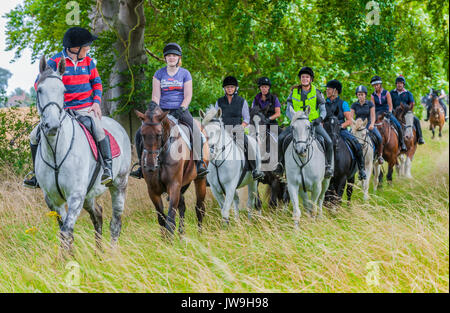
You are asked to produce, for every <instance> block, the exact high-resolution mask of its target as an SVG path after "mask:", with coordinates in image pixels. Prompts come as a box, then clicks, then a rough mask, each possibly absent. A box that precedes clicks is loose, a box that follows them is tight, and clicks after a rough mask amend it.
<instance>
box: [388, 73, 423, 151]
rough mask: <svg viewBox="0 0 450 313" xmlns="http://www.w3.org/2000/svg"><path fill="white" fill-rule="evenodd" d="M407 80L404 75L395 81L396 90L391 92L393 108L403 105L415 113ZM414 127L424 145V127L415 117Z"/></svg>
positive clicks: (421, 143)
mask: <svg viewBox="0 0 450 313" xmlns="http://www.w3.org/2000/svg"><path fill="white" fill-rule="evenodd" d="M405 84H406V79H405V77H403V76H402V75H400V76H398V77H397V78H396V79H395V85H396V88H395V89H393V90H392V91H391V97H392V107H393V109H394V110H395V109H396V108H397V107H398V106H399V105H400V104H401V103H404V104H406V105H408V107H409V110H410V111H413V108H414V104H415V103H414V97H413V95H412V93H411V92H410V91H408V90H406V89H405ZM414 127H415V128H416V133H417V139H418V142H419V145H423V144H424V143H425V140H423V136H422V127H421V126H420V121H419V119H418V118H417V117H416V116H414Z"/></svg>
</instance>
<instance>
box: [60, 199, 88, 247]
mask: <svg viewBox="0 0 450 313" xmlns="http://www.w3.org/2000/svg"><path fill="white" fill-rule="evenodd" d="M83 204H84V194H82V193H81V192H80V193H74V194H72V195H70V197H68V198H67V207H68V210H67V216H66V218H65V219H64V222H63V225H62V227H61V246H62V248H63V250H64V251H66V252H69V254H70V255H73V251H72V245H73V228H74V226H75V222H76V221H77V219H78V216H79V215H80V212H81V209H82V208H83Z"/></svg>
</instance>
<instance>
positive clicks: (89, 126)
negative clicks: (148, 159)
mask: <svg viewBox="0 0 450 313" xmlns="http://www.w3.org/2000/svg"><path fill="white" fill-rule="evenodd" d="M67 112H68V113H69V115H71V116H73V117H74V118H75V119H76V120H77V122H78V124H79V125H80V126H81V128H82V129H83V132H84V134H85V136H86V139H87V141H88V143H89V146H90V147H91V151H92V155H93V156H94V158H95V160H96V161H98V154H99V153H98V147H97V143H98V140H97V138H95V132H94V122H93V120H92V118H91V117H90V116H84V115H81V114H79V113H78V112H76V111H74V110H67ZM103 130H104V131H105V135H106V136H108V137H109V143H110V148H111V156H112V158H113V159H114V158H117V157H118V156H119V155H120V153H121V152H120V147H119V145H118V143H117V141H116V139H115V138H114V136H113V135H111V133H110V132H108V131H107V130H106V129H103Z"/></svg>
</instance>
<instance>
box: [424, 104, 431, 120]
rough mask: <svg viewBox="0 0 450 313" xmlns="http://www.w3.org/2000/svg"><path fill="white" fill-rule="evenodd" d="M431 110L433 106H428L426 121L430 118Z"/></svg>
mask: <svg viewBox="0 0 450 313" xmlns="http://www.w3.org/2000/svg"><path fill="white" fill-rule="evenodd" d="M430 111H431V106H428V107H427V118H426V119H425V122H427V121H428V120H429V119H430Z"/></svg>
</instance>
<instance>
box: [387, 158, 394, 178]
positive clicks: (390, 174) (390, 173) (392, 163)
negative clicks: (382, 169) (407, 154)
mask: <svg viewBox="0 0 450 313" xmlns="http://www.w3.org/2000/svg"><path fill="white" fill-rule="evenodd" d="M394 162H395V161H394ZM394 162H392V161H391V162H389V168H388V173H387V175H386V179H387V181H388V183H392V174H393V173H394V166H395V163H394Z"/></svg>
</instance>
